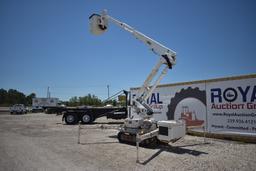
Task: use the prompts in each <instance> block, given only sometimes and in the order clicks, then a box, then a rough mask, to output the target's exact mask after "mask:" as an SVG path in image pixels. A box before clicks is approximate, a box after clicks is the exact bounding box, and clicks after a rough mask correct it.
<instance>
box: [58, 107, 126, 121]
mask: <svg viewBox="0 0 256 171" xmlns="http://www.w3.org/2000/svg"><path fill="white" fill-rule="evenodd" d="M62 113H63V117H62V121H64V120H65V123H66V124H68V125H74V124H77V123H79V122H81V123H83V124H90V123H92V122H93V121H95V119H97V118H100V117H103V116H106V117H107V118H108V119H109V118H111V119H125V118H127V108H126V107H83V108H79V107H67V108H65V109H63V112H62Z"/></svg>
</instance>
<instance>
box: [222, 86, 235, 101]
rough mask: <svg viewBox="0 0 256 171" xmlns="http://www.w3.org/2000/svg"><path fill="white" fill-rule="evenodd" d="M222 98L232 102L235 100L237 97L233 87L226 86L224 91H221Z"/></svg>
mask: <svg viewBox="0 0 256 171" xmlns="http://www.w3.org/2000/svg"><path fill="white" fill-rule="evenodd" d="M223 98H224V99H225V100H226V101H228V102H233V101H235V100H236V98H237V92H236V90H235V89H234V88H231V87H229V88H227V89H226V90H225V91H224V92H223Z"/></svg>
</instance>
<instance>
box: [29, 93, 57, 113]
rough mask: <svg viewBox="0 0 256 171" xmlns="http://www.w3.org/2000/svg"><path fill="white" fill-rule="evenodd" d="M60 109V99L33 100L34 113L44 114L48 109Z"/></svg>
mask: <svg viewBox="0 0 256 171" xmlns="http://www.w3.org/2000/svg"><path fill="white" fill-rule="evenodd" d="M55 107H59V99H58V98H42V97H41V98H33V99H32V112H43V111H44V110H46V109H47V108H54V109H55Z"/></svg>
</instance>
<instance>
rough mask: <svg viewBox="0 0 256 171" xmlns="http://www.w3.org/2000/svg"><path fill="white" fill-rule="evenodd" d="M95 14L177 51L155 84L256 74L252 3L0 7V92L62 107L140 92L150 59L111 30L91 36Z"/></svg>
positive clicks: (35, 1) (143, 0)
mask: <svg viewBox="0 0 256 171" xmlns="http://www.w3.org/2000/svg"><path fill="white" fill-rule="evenodd" d="M102 9H107V10H108V13H109V15H111V16H113V17H115V18H117V19H119V20H120V21H123V22H125V23H127V24H129V25H131V26H132V27H134V28H136V29H137V30H139V31H140V32H142V33H144V34H146V35H148V36H149V37H151V38H153V39H155V40H157V41H159V42H161V43H162V44H164V45H165V46H167V47H169V48H170V49H173V50H174V51H176V52H177V65H176V66H175V67H174V68H173V70H171V71H169V72H168V74H167V75H166V76H165V78H164V79H163V81H162V82H161V83H176V82H183V81H193V80H202V79H211V78H219V77H227V76H235V75H244V74H253V73H256V56H255V53H256V1H254V0H186V1H185V0H140V1H138V0H136V1H135V0H129V1H125V0H124V1H120V0H108V1H106V0H74V1H72V0H0V61H1V62H0V88H4V89H9V88H14V89H17V90H19V91H22V92H24V93H25V94H27V95H28V94H30V93H32V92H35V93H36V94H37V96H38V97H45V96H46V91H47V87H48V86H49V87H50V91H51V95H52V96H54V97H59V98H60V99H62V100H67V99H69V98H70V97H72V96H83V95H86V94H88V93H91V94H95V95H96V96H98V97H100V98H102V99H104V98H106V97H107V85H108V84H109V85H110V94H113V93H115V92H117V91H119V90H121V89H129V88H130V87H137V86H140V85H141V84H142V83H143V81H144V80H145V78H146V76H147V75H148V73H149V72H150V71H151V69H152V67H153V66H154V65H155V63H156V62H157V60H158V56H156V55H155V54H153V53H152V52H151V51H149V50H148V48H147V47H146V46H145V45H144V44H142V43H141V42H139V41H138V40H136V39H134V37H132V36H131V35H130V34H129V33H128V32H126V31H124V30H122V29H120V28H119V27H117V26H115V25H113V24H110V25H109V30H108V31H107V32H106V33H104V34H103V35H101V36H94V35H91V34H90V32H89V21H88V17H89V16H90V15H91V14H92V13H100V12H101V10H102Z"/></svg>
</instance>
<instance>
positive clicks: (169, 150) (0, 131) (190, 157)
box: [0, 113, 256, 171]
mask: <svg viewBox="0 0 256 171" xmlns="http://www.w3.org/2000/svg"><path fill="white" fill-rule="evenodd" d="M0 122H1V124H0V137H1V138H0V170H232V171H233V170H256V144H245V143H240V142H234V141H226V140H225V141H224V140H216V139H209V138H208V139H206V142H207V143H204V139H203V138H201V137H194V136H185V137H184V139H182V140H180V141H178V142H176V143H174V144H170V145H169V146H159V147H157V148H154V149H152V148H151V149H150V148H140V163H136V148H135V147H134V146H131V145H126V144H120V143H118V141H117V139H116V134H117V130H114V129H103V130H102V129H100V128H99V126H100V125H102V124H103V125H104V126H105V125H107V126H108V125H111V126H114V125H118V124H120V123H118V122H120V121H115V120H106V119H105V118H101V119H98V120H96V124H94V125H83V126H82V127H83V128H85V129H82V130H81V144H78V143H77V133H78V131H77V130H78V126H77V125H71V126H70V125H65V124H62V122H61V116H55V115H47V114H42V113H41V114H27V115H9V114H1V115H0ZM114 122H116V124H114ZM86 128H90V129H86ZM92 128H95V129H92Z"/></svg>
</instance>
